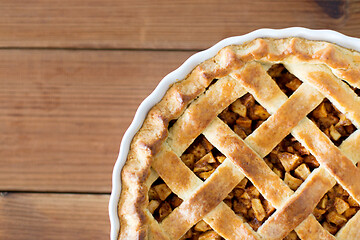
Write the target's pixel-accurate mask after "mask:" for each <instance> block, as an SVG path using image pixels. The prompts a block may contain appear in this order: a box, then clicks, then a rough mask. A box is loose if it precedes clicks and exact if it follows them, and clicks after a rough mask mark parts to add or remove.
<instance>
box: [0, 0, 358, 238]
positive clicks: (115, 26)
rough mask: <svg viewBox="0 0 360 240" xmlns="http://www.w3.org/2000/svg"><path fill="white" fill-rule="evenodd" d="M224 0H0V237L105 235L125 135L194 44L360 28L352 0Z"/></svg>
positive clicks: (194, 48)
mask: <svg viewBox="0 0 360 240" xmlns="http://www.w3.org/2000/svg"><path fill="white" fill-rule="evenodd" d="M225 2H226V3H225ZM225 2H224V1H219V0H207V1H196V2H195V1H190V0H189V1H184V2H178V1H165V0H158V1H153V0H146V1H143V0H120V1H119V0H87V1H83V0H51V1H49V0H21V1H20V0H18V1H14V0H0V47H1V49H0V192H1V194H0V239H10V240H12V239H17V240H18V239H27V240H29V239H30V240H31V239H70V240H71V239H108V238H109V231H110V224H109V220H108V210H107V205H108V200H109V196H110V192H111V173H112V168H113V165H114V163H115V160H116V157H117V154H118V149H119V144H120V141H121V137H122V135H123V133H124V132H125V130H126V129H127V127H128V126H129V124H130V122H131V120H132V118H133V116H134V113H135V110H136V108H137V107H138V105H139V104H140V102H141V101H142V100H143V99H144V98H145V97H146V96H147V95H148V94H150V92H151V91H152V90H153V89H154V87H155V86H156V84H157V83H158V82H159V81H160V80H161V79H162V77H164V76H165V75H166V74H167V73H168V72H170V71H171V70H173V69H175V68H177V67H178V66H179V65H180V64H181V63H182V62H183V61H184V60H185V59H186V58H188V57H189V56H190V55H192V54H193V53H194V51H197V50H201V49H204V48H208V47H210V46H211V45H213V44H214V43H216V42H217V41H219V40H221V39H223V38H225V37H229V36H234V35H241V34H244V33H247V32H250V31H252V30H255V29H258V28H262V27H271V28H283V27H288V26H305V27H309V28H315V29H319V28H329V29H334V30H337V31H340V32H342V33H345V34H347V35H350V36H354V37H360V2H359V1H350V0H349V1H341V0H336V1H327V2H325V1H313V0H301V1H300V0H272V1H257V0H252V1H245V0H240V1H235V0H233V1H225Z"/></svg>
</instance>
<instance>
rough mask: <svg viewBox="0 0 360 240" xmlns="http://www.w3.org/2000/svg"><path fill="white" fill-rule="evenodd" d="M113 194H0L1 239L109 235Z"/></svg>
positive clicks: (88, 237) (70, 237)
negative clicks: (110, 201) (109, 216)
mask: <svg viewBox="0 0 360 240" xmlns="http://www.w3.org/2000/svg"><path fill="white" fill-rule="evenodd" d="M108 201H109V195H85V194H26V193H9V194H7V195H5V196H2V195H0V239H7V240H15V239H16V240H22V239H24V240H25V239H26V240H32V239H34V240H35V239H36V240H38V239H49V240H65V239H66V240H72V239H74V240H75V239H76V240H78V239H87V240H89V239H94V240H95V239H109V233H110V223H109V218H108V211H107V206H108Z"/></svg>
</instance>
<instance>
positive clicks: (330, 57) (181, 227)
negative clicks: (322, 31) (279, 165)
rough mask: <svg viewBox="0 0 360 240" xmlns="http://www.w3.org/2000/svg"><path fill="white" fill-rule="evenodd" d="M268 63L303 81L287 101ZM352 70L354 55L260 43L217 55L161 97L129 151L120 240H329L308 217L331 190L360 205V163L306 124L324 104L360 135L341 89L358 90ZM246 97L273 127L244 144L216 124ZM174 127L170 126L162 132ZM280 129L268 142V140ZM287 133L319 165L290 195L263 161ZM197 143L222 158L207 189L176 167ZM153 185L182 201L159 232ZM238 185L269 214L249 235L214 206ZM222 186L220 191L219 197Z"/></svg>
mask: <svg viewBox="0 0 360 240" xmlns="http://www.w3.org/2000/svg"><path fill="white" fill-rule="evenodd" d="M276 63H282V64H283V65H284V66H285V67H286V68H287V69H288V70H289V71H290V72H291V73H293V74H294V75H296V76H297V77H298V78H299V79H300V80H301V81H303V85H304V86H302V87H301V89H299V90H297V91H296V92H295V93H294V96H291V97H290V98H288V97H287V96H286V95H285V94H284V93H283V92H281V90H280V89H279V87H278V86H277V85H276V84H275V82H274V81H272V79H271V77H269V75H268V74H267V73H266V70H267V69H268V68H269V67H270V66H271V65H273V64H276ZM359 64H360V54H359V53H358V52H355V51H351V50H348V49H345V48H342V47H339V46H337V45H335V44H332V43H327V42H321V41H310V40H305V39H301V38H286V39H267V38H264V39H255V40H253V41H251V42H248V43H245V44H243V45H234V46H228V47H225V48H223V49H222V50H221V51H220V52H219V53H218V54H217V55H216V56H215V57H213V58H211V59H209V60H207V61H205V62H203V63H201V64H200V65H198V66H197V67H196V68H195V69H194V70H193V71H192V72H191V73H190V74H189V75H188V76H187V77H186V78H185V79H184V80H181V81H179V82H176V83H175V84H173V85H172V86H171V87H170V88H169V90H168V91H167V92H166V94H165V96H164V97H163V99H162V100H161V101H160V102H159V103H158V104H156V105H155V106H154V107H153V108H152V109H151V110H150V111H149V113H148V115H147V117H146V119H145V121H144V123H143V126H142V127H141V129H140V130H139V131H138V133H137V134H136V135H135V137H134V138H133V140H132V142H131V147H130V151H129V154H128V158H127V161H126V163H125V166H124V168H123V170H122V173H121V177H122V191H121V196H120V201H119V205H118V213H119V218H120V232H119V239H179V238H180V237H181V236H182V235H183V234H184V233H185V232H186V231H187V230H188V229H189V228H191V227H192V226H193V225H194V224H196V223H197V222H198V221H199V220H201V219H203V220H204V221H205V222H206V223H207V224H209V225H210V226H211V227H212V228H213V229H214V230H215V231H216V232H217V233H219V234H220V235H221V236H222V237H223V238H225V239H282V238H284V237H285V236H286V235H287V234H288V233H289V232H290V231H292V230H294V229H295V231H296V232H297V234H298V236H299V237H300V238H301V239H336V238H335V237H334V236H333V235H331V234H329V233H328V232H327V231H326V230H324V229H323V228H322V226H321V225H320V224H319V223H318V222H317V221H316V220H315V218H314V216H313V215H312V214H311V213H312V211H313V209H314V207H315V206H316V204H317V203H318V201H320V198H321V197H322V196H323V195H324V194H325V193H326V192H327V190H329V189H330V188H332V187H333V186H334V185H335V183H336V182H338V183H339V184H340V185H341V186H342V187H343V188H344V189H346V191H347V192H349V194H350V195H351V196H352V197H353V198H354V199H355V200H356V201H357V202H358V203H360V184H355V183H359V182H360V173H359V169H358V168H356V166H355V163H357V162H358V161H360V153H359V150H358V149H357V147H356V146H357V144H356V143H359V142H360V134H359V130H357V131H356V132H355V133H353V134H352V135H351V136H350V137H349V138H348V139H346V140H345V141H344V142H343V143H342V145H341V146H340V147H339V148H338V147H336V146H335V145H334V144H333V143H332V142H331V141H330V140H329V139H328V138H327V137H326V135H324V134H323V133H322V132H321V131H320V130H319V129H318V128H317V126H316V125H315V124H314V123H312V122H311V121H310V120H309V119H308V118H307V117H306V115H307V113H309V112H310V111H311V110H313V109H314V108H315V107H316V106H317V105H315V106H313V105H314V102H315V103H318V104H319V103H320V102H321V101H322V100H323V99H324V98H328V99H329V100H330V101H331V102H332V103H333V105H334V106H336V107H337V108H338V109H339V110H341V111H342V112H343V113H345V114H346V117H347V118H349V119H350V120H351V121H352V123H353V124H354V125H355V126H356V127H357V128H358V129H359V128H360V98H359V97H358V96H357V95H356V94H355V92H353V91H351V89H350V88H349V87H348V85H347V84H349V85H350V86H353V87H356V88H360V66H359ZM213 79H219V80H218V81H217V82H216V83H215V84H217V86H216V87H214V86H213V85H211V86H210V87H209V85H210V84H211V83H212V82H213ZM342 80H343V81H342ZM344 81H345V82H346V83H345V82H344ZM247 92H249V93H251V94H252V95H253V96H254V97H255V99H256V100H257V101H258V102H259V103H260V104H261V105H262V106H263V107H265V108H266V110H267V111H268V112H269V113H270V114H272V115H273V116H276V118H275V117H270V118H269V119H268V120H267V121H265V122H264V125H263V126H262V127H259V128H258V129H257V130H256V131H255V132H253V133H252V134H251V135H250V136H248V137H247V138H246V139H244V140H243V139H241V138H240V137H238V136H237V135H236V134H234V133H233V132H232V130H231V129H229V128H228V127H227V126H225V125H224V124H223V123H222V121H221V120H219V119H218V117H217V115H218V114H219V113H220V112H221V111H222V110H223V109H225V108H226V107H227V106H228V105H230V104H231V103H232V102H233V101H235V100H236V99H237V98H239V97H241V96H242V95H244V94H245V93H247ZM297 99H298V101H296V100H297ZM292 101H293V102H294V103H293V104H290V103H291V102H292ZM299 102H300V104H299ZM296 103H297V104H296ZM204 106H205V107H204ZM294 107H296V109H294ZM308 108H310V109H308ZM289 112H294V113H296V114H294V115H291V116H290V115H289ZM172 120H176V122H175V123H174V125H173V126H172V127H171V128H170V130H168V126H169V123H170V121H172ZM282 123H287V124H282ZM279 128H281V131H276V134H274V137H272V138H268V137H267V135H266V134H269V133H270V134H271V133H272V131H274V129H279ZM289 133H291V134H292V135H293V136H294V137H295V138H296V139H297V140H298V141H299V142H300V143H301V144H302V145H303V146H305V147H306V148H307V149H308V150H309V151H310V152H311V153H312V154H313V155H314V156H315V157H316V159H317V160H318V161H319V163H320V167H319V169H317V170H315V171H313V172H312V173H311V175H310V176H309V178H308V179H306V181H305V182H304V183H303V184H302V185H301V187H300V188H299V189H298V190H296V192H295V193H294V192H293V191H292V190H291V189H290V188H289V187H288V186H287V185H286V184H284V182H283V181H282V180H281V179H280V178H278V177H277V176H276V175H275V174H274V173H273V172H272V171H271V169H269V168H268V167H267V166H266V164H265V162H264V161H263V160H262V158H263V157H264V156H266V155H267V154H268V153H269V152H270V151H271V150H272V149H273V148H274V147H275V146H276V145H277V144H278V143H279V142H280V141H281V140H282V139H283V138H285V137H286V136H287V135H288V134H289ZM200 134H204V135H205V136H206V138H207V139H208V140H209V141H210V142H211V143H212V144H213V145H214V146H215V147H216V148H217V149H219V150H220V151H221V152H222V153H223V154H224V155H225V156H226V157H227V160H226V161H225V162H224V163H225V164H224V163H223V164H224V165H223V164H221V165H220V166H219V169H217V170H216V171H215V172H214V173H213V174H212V175H211V177H210V178H209V179H207V180H206V181H205V182H203V181H202V180H200V179H199V178H198V177H196V175H195V174H193V173H192V171H191V170H190V169H188V168H187V167H186V166H185V165H184V164H183V163H182V162H181V160H180V158H179V157H180V156H181V154H182V153H183V152H184V151H185V150H186V149H187V148H188V147H189V146H190V144H191V143H192V142H193V141H194V140H195V139H196V138H197V136H199V135H200ZM238 149H241V151H238ZM244 156H245V157H244ZM246 159H248V160H246ZM254 159H255V160H254ZM246 161H249V162H246ZM170 163H171V164H170ZM249 164H250V165H251V164H254V167H256V168H254V167H248V166H250V165H249ZM264 164H265V165H264ZM220 167H221V168H220ZM175 169H176V171H175ZM158 176H160V177H161V178H162V179H163V180H164V181H165V183H166V184H167V185H168V186H169V187H170V188H171V190H172V191H173V192H174V193H175V194H177V195H178V196H179V197H180V198H182V199H183V200H184V202H183V203H182V204H181V205H180V206H179V207H178V208H176V209H175V210H174V211H173V212H172V213H171V214H170V215H169V216H168V217H167V218H165V219H164V221H163V222H161V223H158V222H157V221H156V220H154V218H153V217H152V215H151V213H150V212H149V211H148V210H147V205H148V202H149V200H148V191H149V188H150V186H151V184H152V183H153V181H155V179H156V178H157V177H158ZM244 176H246V177H247V178H249V179H250V180H251V182H252V183H253V184H254V186H255V187H256V188H257V189H258V190H259V191H260V192H261V194H262V195H263V196H264V197H265V198H266V199H267V200H268V201H270V202H271V203H272V205H273V206H274V207H275V208H276V209H277V210H276V212H275V213H274V214H273V215H272V216H271V217H270V218H269V219H268V220H267V221H266V222H265V223H264V224H263V225H262V226H261V227H260V228H259V230H258V231H256V232H255V231H254V230H253V229H252V228H251V227H249V226H248V225H247V224H246V223H244V221H243V219H241V218H239V217H238V216H237V215H235V214H234V213H233V211H232V210H231V209H230V208H228V207H227V205H226V204H224V203H223V202H222V201H223V199H224V197H225V196H226V195H227V192H229V191H231V190H232V189H233V188H234V187H235V186H236V185H237V184H238V183H239V181H240V180H241V179H242V178H243V177H244ZM220 183H221V184H222V186H223V185H224V184H225V185H226V186H224V187H223V188H224V192H221V191H220V189H221V188H219V185H218V184H220ZM204 201H208V202H207V204H206V205H205V206H204V205H203V203H204ZM301 206H306V207H305V208H301ZM184 218H186V219H184ZM225 219H226V220H225ZM359 219H360V217H359V214H356V215H355V216H354V218H353V219H351V221H349V222H348V223H347V224H346V225H345V226H344V227H343V229H341V230H340V232H339V233H338V235H337V236H336V237H339V238H340V237H341V239H354V238H353V237H354V236H357V237H359V236H360V230H359V229H360V228H359V227H358V226H359V221H360V220H359ZM309 229H311V231H310V230H309ZM184 231H185V232H184ZM348 236H350V237H351V238H349V237H348Z"/></svg>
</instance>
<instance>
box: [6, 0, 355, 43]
mask: <svg viewBox="0 0 360 240" xmlns="http://www.w3.org/2000/svg"><path fill="white" fill-rule="evenodd" d="M329 2H335V3H334V4H329ZM337 2H340V3H337ZM341 2H347V3H348V4H343V3H341ZM359 21H360V2H359V1H357V0H348V1H345V0H343V1H340V0H331V1H328V0H316V1H315V0H272V1H260V0H252V1H247V0H228V1H220V0H206V1H205V0H201V1H192V0H186V1H168V0H157V1H153V0H121V1H118V0H103V1H99V0H87V1H83V0H50V1H48V0H18V1H13V0H3V1H1V2H0V47H71V48H122V49H128V48H146V49H148V48H149V49H204V48H208V47H209V46H211V45H213V44H214V43H215V42H217V41H219V40H221V39H223V38H225V37H229V36H236V35H241V34H245V33H248V32H250V31H253V30H255V29H259V28H284V27H289V26H303V27H309V28H315V29H320V28H321V29H323V28H329V29H334V30H337V31H340V32H342V33H345V34H348V35H350V36H354V37H360V25H359V24H358V23H359Z"/></svg>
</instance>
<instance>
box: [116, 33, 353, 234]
mask: <svg viewBox="0 0 360 240" xmlns="http://www.w3.org/2000/svg"><path fill="white" fill-rule="evenodd" d="M261 37H262V38H263V37H271V38H286V37H301V38H306V39H309V40H322V41H327V42H332V43H335V44H338V45H340V46H343V47H346V48H350V49H354V50H356V51H360V39H358V38H353V37H348V36H345V35H343V34H341V33H338V32H335V31H331V30H310V29H306V28H300V27H293V28H286V29H279V30H275V29H259V30H256V31H253V32H251V33H248V34H245V35H242V36H236V37H230V38H226V39H224V40H222V41H220V42H219V43H217V44H215V45H214V46H212V47H211V48H209V49H207V50H204V51H201V52H199V53H196V54H194V55H192V56H191V57H190V58H188V59H187V60H186V61H185V62H184V63H183V64H182V65H181V66H180V67H179V68H177V69H176V70H174V71H173V72H171V73H169V74H168V75H166V76H165V77H164V78H163V79H162V80H161V81H160V82H159V84H158V86H157V87H156V88H155V90H154V91H153V92H152V93H151V94H150V95H149V96H148V97H147V98H146V99H145V100H144V101H143V102H142V103H141V104H140V106H139V108H138V110H137V111H136V114H135V117H134V119H133V121H132V123H131V125H130V127H129V128H128V129H127V131H126V132H125V134H124V136H123V138H122V141H121V145H120V152H119V156H118V159H117V161H116V163H115V166H114V170H113V176H112V192H111V197H110V202H109V216H110V224H111V233H110V239H111V240H116V239H117V235H118V232H119V227H120V226H119V217H118V213H117V209H118V208H117V206H118V202H119V197H120V191H121V189H120V187H121V179H120V175H121V169H122V167H123V166H124V164H125V161H126V157H127V154H128V151H129V147H130V142H131V140H132V138H133V137H134V135H135V133H136V132H137V131H138V130H139V129H140V127H141V125H142V124H143V121H144V119H145V117H146V115H147V113H148V111H149V110H150V109H151V107H153V106H154V105H155V104H156V103H158V102H159V101H160V100H161V98H162V97H163V96H164V94H165V92H166V91H167V89H168V88H169V86H171V84H173V83H174V82H176V81H178V80H182V79H184V78H185V77H186V76H187V75H188V74H189V73H190V72H191V70H193V69H194V68H195V67H196V66H197V65H198V64H200V63H201V62H203V61H205V60H207V59H209V58H212V57H213V56H215V55H216V54H217V53H218V51H219V50H220V49H222V48H223V47H225V46H228V45H233V44H242V43H244V42H248V41H251V40H253V39H255V38H261Z"/></svg>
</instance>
